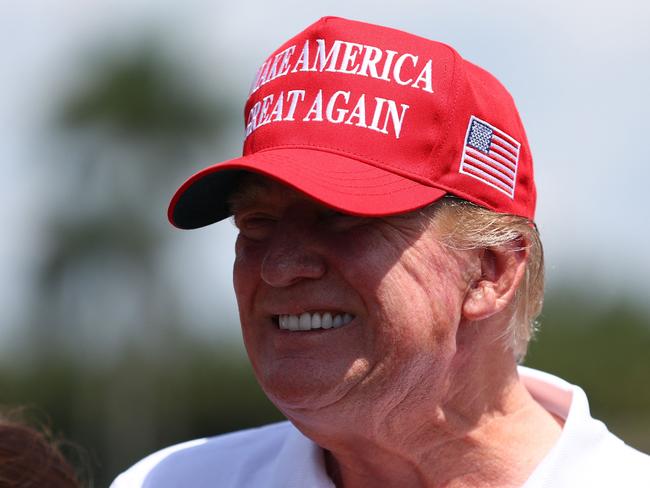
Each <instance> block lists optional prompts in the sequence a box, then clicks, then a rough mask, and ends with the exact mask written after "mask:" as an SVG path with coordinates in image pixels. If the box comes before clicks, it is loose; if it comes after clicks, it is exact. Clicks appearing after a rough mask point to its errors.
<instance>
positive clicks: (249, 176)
mask: <svg viewBox="0 0 650 488" xmlns="http://www.w3.org/2000/svg"><path fill="white" fill-rule="evenodd" d="M272 195H275V196H286V197H293V198H303V199H308V200H310V201H312V202H314V203H316V201H315V200H313V199H311V198H309V197H308V196H307V195H305V194H303V193H301V192H299V191H297V190H295V189H293V188H292V187H290V186H288V185H285V184H283V183H280V182H278V181H275V180H274V179H272V178H269V177H267V176H264V175H261V174H259V173H250V172H247V173H245V174H244V175H243V176H242V177H241V178H240V179H239V181H238V184H237V187H236V188H235V189H234V190H233V192H232V193H231V194H230V197H229V198H228V204H229V208H230V211H231V212H233V213H235V212H237V211H239V210H241V209H244V208H247V207H251V206H253V205H256V204H259V203H260V202H262V201H264V199H265V198H270V197H271V196H272Z"/></svg>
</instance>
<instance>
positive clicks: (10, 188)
mask: <svg viewBox="0 0 650 488" xmlns="http://www.w3.org/2000/svg"><path fill="white" fill-rule="evenodd" d="M324 15H337V16H342V17H348V18H352V19H357V20H364V21H368V22H373V23H379V24H383V25H388V26H391V27H395V28H399V29H402V30H406V31H409V32H412V33H414V34H418V35H420V36H424V37H428V38H431V39H436V40H439V41H443V42H446V43H449V44H451V45H452V46H454V47H455V48H456V49H457V50H458V51H459V52H460V53H461V55H463V57H465V58H466V59H469V60H470V61H472V62H475V63H477V64H479V65H480V66H482V67H484V68H486V69H488V70H489V71H490V72H492V73H493V74H495V75H496V76H497V78H499V79H500V80H501V81H502V82H503V83H504V84H505V85H506V86H507V87H508V88H509V90H510V91H511V93H512V94H513V96H514V98H515V100H516V102H517V105H518V107H519V110H520V112H521V116H522V119H523V121H524V125H525V127H526V129H527V133H528V138H529V141H530V144H531V147H532V152H533V157H534V161H535V171H536V179H537V188H538V206H537V218H536V220H537V223H538V226H539V228H540V230H541V234H542V239H543V242H544V245H545V251H546V262H547V265H548V277H549V289H552V288H559V287H560V285H562V284H566V283H570V284H572V285H574V286H578V287H584V288H585V289H586V288H587V287H586V286H584V285H588V287H589V289H590V290H591V289H594V288H592V287H595V289H596V290H598V295H597V296H596V295H595V296H594V301H597V300H601V299H602V297H603V296H604V297H610V298H611V297H621V296H630V297H634V298H636V299H638V300H639V301H640V302H642V303H645V304H646V305H647V304H648V298H650V294H648V292H647V290H646V288H645V287H646V282H647V280H646V277H647V276H648V275H649V274H650V252H649V251H650V226H648V225H647V224H648V207H649V205H648V202H647V201H646V200H645V197H646V196H647V195H648V193H649V192H648V190H647V185H648V180H649V179H650V178H649V177H650V164H649V163H650V153H649V152H648V151H647V150H646V138H647V133H648V129H650V127H649V124H648V115H647V114H648V113H650V96H649V94H648V87H649V86H650V63H648V60H649V59H650V29H648V27H647V26H648V25H650V3H648V2H643V1H632V0H621V1H619V2H616V3H614V2H605V1H601V0H597V1H589V2H587V1H560V0H546V1H526V2H522V1H517V0H502V1H474V0H471V1H458V0H457V1H438V2H436V1H427V2H425V1H418V0H403V1H400V2H396V1H394V2H384V1H377V0H375V1H357V2H351V1H349V0H347V1H343V0H340V1H333V0H332V1H323V2H318V3H316V2H304V1H302V2H299V1H288V0H281V1H275V2H269V1H266V2H264V1H261V0H256V1H237V2H233V1H231V2H214V1H213V2H209V1H206V0H186V1H184V2H177V1H169V0H130V1H126V0H119V1H107V0H94V1H90V2H89V1H83V0H59V1H53V0H52V1H35V0H23V1H20V2H19V1H8V0H0V64H1V65H2V66H3V72H4V73H3V76H2V77H0V94H1V97H0V171H1V172H2V174H3V175H4V176H5V177H4V178H1V179H0V194H2V203H3V204H2V205H0V220H1V221H2V223H3V238H2V239H0V269H2V270H3V271H2V278H1V279H0V310H2V313H0V329H3V328H6V325H3V323H2V322H4V323H5V324H10V323H17V322H19V321H20V318H21V317H22V316H23V315H24V314H25V313H26V312H25V308H24V307H25V304H26V303H28V293H29V289H30V286H29V285H30V279H31V276H32V273H33V270H34V269H35V268H36V266H37V265H38V263H39V259H40V255H39V249H40V248H39V240H40V239H42V238H43V228H44V224H45V223H44V221H43V220H44V215H45V212H44V211H43V210H44V209H45V208H47V206H48V205H49V204H50V201H49V199H50V198H51V197H52V194H53V193H55V190H56V189H52V188H50V187H49V186H48V178H47V174H48V171H52V170H56V168H54V169H53V168H50V167H48V159H47V154H44V153H43V150H42V148H39V144H38V141H39V140H40V138H41V137H42V134H43V131H44V130H45V127H46V124H47V120H48V114H49V113H50V111H51V109H52V107H54V106H55V104H56V102H57V99H58V98H57V97H59V96H60V95H61V93H62V90H63V89H64V87H66V86H68V84H69V83H70V82H71V81H74V80H73V76H74V73H75V71H74V67H75V63H76V62H78V59H79V58H80V56H83V55H84V53H85V52H86V51H85V49H86V48H87V47H88V46H92V45H101V44H102V43H116V44H117V45H120V44H121V43H128V42H129V40H130V39H134V38H137V37H138V35H139V34H141V33H142V32H146V31H148V30H151V29H155V30H157V31H158V33H159V34H162V37H163V38H164V39H165V49H168V50H171V51H175V52H176V54H178V55H180V56H182V57H184V58H185V59H189V60H190V61H191V60H195V62H196V65H197V69H199V70H203V72H204V75H205V79H206V80H207V83H210V82H211V81H213V86H212V87H211V88H212V89H214V90H215V93H220V92H221V93H229V96H230V97H239V101H240V102H241V106H242V107H243V103H244V99H245V97H246V93H247V89H248V86H249V84H250V81H251V79H252V76H253V75H254V73H255V71H256V69H257V67H258V66H259V65H260V64H261V63H262V62H263V61H264V59H265V58H266V57H267V56H268V55H269V54H270V52H271V51H273V50H274V49H275V48H276V47H277V46H279V45H280V44H281V43H283V42H284V41H285V40H286V39H288V38H290V37H291V36H293V35H295V34H296V33H297V32H299V31H300V30H302V29H303V28H304V27H306V26H307V25H309V24H310V23H312V22H314V21H315V20H316V19H318V18H319V17H321V16H324ZM5 70H6V72H5ZM216 73H219V76H216V75H215V74H216ZM217 81H218V82H217ZM242 126H243V123H242V121H241V120H233V121H232V129H231V130H232V134H233V137H232V144H231V147H228V148H224V150H223V152H222V153H220V155H221V154H227V156H230V157H234V156H237V155H238V153H237V151H238V150H239V148H240V143H241V136H242V135H243V134H242V130H241V127H242ZM215 157H216V155H215ZM206 158H210V155H206ZM213 162H216V160H206V161H205V162H204V163H205V165H207V164H210V163H213ZM201 164H202V163H201V162H197V163H196V166H195V167H194V168H193V169H196V170H198V169H200V168H201ZM187 176H189V174H188V175H187ZM180 183H182V181H181V180H179V181H173V182H169V193H170V195H171V193H172V192H173V191H174V190H175V187H176V186H177V185H179V184H180ZM164 210H165V209H161V218H162V216H164ZM170 232H171V233H173V236H172V237H171V239H170V246H169V247H168V248H167V249H166V250H165V253H167V254H168V256H167V262H168V263H169V266H168V268H167V270H166V272H167V273H170V275H171V276H173V277H174V281H175V282H176V283H177V286H178V288H179V290H178V293H179V296H180V297H181V300H182V301H183V304H184V307H186V308H187V309H192V310H194V314H193V316H194V317H195V318H196V323H197V324H199V323H205V320H204V319H205V318H209V317H211V316H213V315H214V313H215V308H217V309H218V310H219V314H221V315H223V317H224V318H225V319H227V320H226V322H231V321H234V320H235V318H236V311H235V305H234V297H233V294H232V290H231V289H232V286H231V277H230V269H231V266H232V259H233V252H232V245H233V242H234V228H233V226H232V225H231V224H230V223H229V222H223V223H220V224H217V225H214V226H211V227H209V228H206V229H202V230H197V231H192V232H180V231H175V230H173V229H171V228H170ZM187 253H190V254H191V255H194V256H197V258H196V259H194V260H192V261H191V262H189V263H188V262H187V261H183V260H181V259H178V256H179V255H186V254H187ZM206 263H208V265H207V266H206Z"/></svg>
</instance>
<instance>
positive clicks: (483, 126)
mask: <svg viewBox="0 0 650 488" xmlns="http://www.w3.org/2000/svg"><path fill="white" fill-rule="evenodd" d="M520 147H521V144H519V143H518V142H517V141H515V140H514V139H513V138H512V137H510V136H509V135H508V134H506V133H505V132H503V131H501V130H499V129H497V128H496V127H494V126H493V125H490V124H488V123H487V122H485V121H483V120H481V119H479V118H477V117H475V116H473V115H472V117H471V118H470V120H469V126H468V127H467V138H466V139H465V147H464V149H463V157H462V159H461V163H460V172H461V173H462V174H465V175H467V176H471V177H473V178H476V179H477V180H479V181H482V182H483V183H485V184H486V185H490V186H491V187H492V188H495V189H497V190H499V191H500V192H503V193H505V194H506V195H508V196H509V197H510V198H514V197H515V185H516V182H517V166H518V164H519V148H520Z"/></svg>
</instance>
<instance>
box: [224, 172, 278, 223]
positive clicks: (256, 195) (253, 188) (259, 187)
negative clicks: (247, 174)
mask: <svg viewBox="0 0 650 488" xmlns="http://www.w3.org/2000/svg"><path fill="white" fill-rule="evenodd" d="M268 190H269V185H268V183H267V182H266V181H264V180H262V179H260V178H255V177H251V178H244V179H242V181H241V182H240V184H239V185H238V186H237V188H236V189H235V190H233V191H232V192H231V193H230V195H229V196H228V208H229V209H230V212H231V213H233V214H234V213H237V212H241V211H242V210H244V209H246V208H249V207H252V206H254V205H255V204H256V203H257V202H258V201H259V199H260V197H261V196H262V195H264V194H265V193H267V192H268Z"/></svg>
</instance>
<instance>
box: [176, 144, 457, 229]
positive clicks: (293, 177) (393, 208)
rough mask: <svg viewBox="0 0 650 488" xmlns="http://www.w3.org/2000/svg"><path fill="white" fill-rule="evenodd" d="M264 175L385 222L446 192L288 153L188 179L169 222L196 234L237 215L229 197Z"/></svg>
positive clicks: (350, 163)
mask: <svg viewBox="0 0 650 488" xmlns="http://www.w3.org/2000/svg"><path fill="white" fill-rule="evenodd" d="M247 171H248V172H255V173H260V174H263V175H265V176H268V177H270V178H273V179H275V180H277V181H279V182H281V183H283V184H286V185H289V186H291V187H293V188H295V189H296V190H298V191H300V192H302V193H305V194H306V195H308V196H309V197H311V198H313V199H314V200H316V201H318V202H320V203H322V204H324V205H326V206H328V207H332V208H335V209H337V210H339V211H342V212H345V213H349V214H353V215H360V216H371V217H379V216H385V215H394V214H400V213H405V212H409V211H412V210H416V209H418V208H421V207H423V206H425V205H428V204H429V203H432V202H434V201H436V200H438V199H439V198H441V197H442V196H444V195H445V194H446V192H445V191H444V190H441V189H439V188H435V187H432V186H428V185H425V184H422V183H419V182H417V181H413V180H411V179H409V178H406V177H403V176H400V175H396V174H394V173H391V172H388V171H386V170H383V169H381V168H378V167H375V166H372V165H370V164H367V163H363V162H361V161H358V160H356V159H352V158H350V157H347V156H343V155H340V154H336V153H331V152H324V151H320V150H315V149H303V148H285V149H272V150H265V151H259V152H256V153H254V154H250V155H248V156H243V157H240V158H236V159H232V160H229V161H225V162H223V163H218V164H215V165H213V166H210V167H208V168H205V169H203V170H201V171H199V172H198V173H196V174H195V175H194V176H192V177H191V178H190V179H188V180H187V181H186V182H185V183H184V184H183V185H182V186H181V187H180V188H179V189H178V190H177V191H176V193H175V194H174V196H173V198H172V200H171V203H170V204H169V210H168V214H167V215H168V218H169V221H170V222H171V223H172V224H173V225H174V226H176V227H178V228H180V229H196V228H198V227H203V226H205V225H209V224H212V223H214V222H218V221H220V220H222V219H224V218H226V217H228V216H230V215H231V213H230V210H229V208H228V196H229V194H230V192H231V191H232V190H233V189H234V188H236V185H237V179H238V178H239V177H240V176H241V175H242V173H243V172H247Z"/></svg>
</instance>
